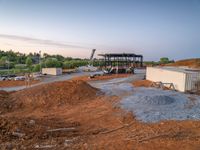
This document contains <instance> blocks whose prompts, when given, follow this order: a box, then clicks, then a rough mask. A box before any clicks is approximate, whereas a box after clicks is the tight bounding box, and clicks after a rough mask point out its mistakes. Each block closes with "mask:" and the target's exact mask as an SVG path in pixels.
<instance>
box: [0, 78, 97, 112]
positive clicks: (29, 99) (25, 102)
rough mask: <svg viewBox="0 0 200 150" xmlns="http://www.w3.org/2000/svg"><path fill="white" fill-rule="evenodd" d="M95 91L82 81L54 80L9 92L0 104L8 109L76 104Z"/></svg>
mask: <svg viewBox="0 0 200 150" xmlns="http://www.w3.org/2000/svg"><path fill="white" fill-rule="evenodd" d="M97 91H98V90H97V89H95V88H93V87H91V86H90V85H89V84H87V83H86V82H84V81H78V80H73V81H63V82H55V83H49V84H43V85H39V86H35V87H32V88H28V89H25V90H21V91H17V92H14V93H11V94H9V96H7V99H6V100H4V101H3V102H1V106H3V107H4V108H7V109H9V110H13V109H15V110H16V109H18V110H22V109H29V110H33V109H49V108H57V107H63V106H68V105H77V104H79V103H83V102H86V101H88V100H92V99H93V98H95V97H96V93H97ZM3 95H4V96H5V93H4V94H3Z"/></svg>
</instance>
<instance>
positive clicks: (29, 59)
mask: <svg viewBox="0 0 200 150" xmlns="http://www.w3.org/2000/svg"><path fill="white" fill-rule="evenodd" d="M32 64H33V61H32V59H31V58H30V57H27V58H26V65H27V66H28V67H31V66H32Z"/></svg>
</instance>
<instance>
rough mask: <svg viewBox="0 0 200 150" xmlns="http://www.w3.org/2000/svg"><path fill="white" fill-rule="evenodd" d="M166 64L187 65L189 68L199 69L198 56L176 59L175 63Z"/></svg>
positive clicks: (199, 61) (199, 59)
mask: <svg viewBox="0 0 200 150" xmlns="http://www.w3.org/2000/svg"><path fill="white" fill-rule="evenodd" d="M167 66H188V67H190V68H199V69H200V58H196V59H186V60H179V61H176V62H175V63H171V64H167Z"/></svg>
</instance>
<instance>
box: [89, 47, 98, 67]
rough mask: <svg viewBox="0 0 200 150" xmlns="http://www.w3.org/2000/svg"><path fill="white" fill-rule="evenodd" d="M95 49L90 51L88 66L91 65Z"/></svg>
mask: <svg viewBox="0 0 200 150" xmlns="http://www.w3.org/2000/svg"><path fill="white" fill-rule="evenodd" d="M95 51H96V49H93V50H92V53H91V55H90V61H89V66H91V65H93V57H94V53H95Z"/></svg>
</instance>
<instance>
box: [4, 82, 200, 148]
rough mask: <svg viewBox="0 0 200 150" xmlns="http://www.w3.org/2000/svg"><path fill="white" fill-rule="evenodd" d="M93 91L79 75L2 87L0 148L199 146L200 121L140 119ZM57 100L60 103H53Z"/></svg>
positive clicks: (112, 100) (111, 99) (112, 99)
mask: <svg viewBox="0 0 200 150" xmlns="http://www.w3.org/2000/svg"><path fill="white" fill-rule="evenodd" d="M98 93H99V90H98V89H95V88H93V87H91V86H90V85H88V84H87V83H85V82H83V81H64V82H56V83H51V84H46V85H40V86H36V87H32V88H31V89H26V90H22V91H19V92H14V93H7V92H3V91H1V92H0V96H1V97H2V98H1V99H0V103H1V104H2V102H3V103H4V104H5V102H7V105H0V110H1V113H0V147H1V149H37V148H43V149H53V150H54V149H55V150H56V149H60V150H62V149H63V150H64V149H110V150H121V149H128V150H133V149H136V150H160V149H164V150H174V149H177V150H182V149H184V150H198V149H199V148H200V121H164V122H159V123H142V122H139V121H138V120H136V118H135V117H134V116H133V115H132V114H131V113H128V112H126V111H123V110H122V109H120V108H119V107H118V106H117V105H116V104H117V102H118V101H119V98H118V97H107V96H105V95H102V94H100V95H99V94H98ZM63 95H64V96H63ZM40 97H41V98H40ZM70 97H71V98H70ZM18 101H19V102H18ZM60 101H62V102H63V103H61V105H59V106H57V104H58V103H59V102H60ZM42 102H45V103H42ZM13 103H14V104H15V105H16V106H17V107H14V108H15V109H13ZM34 103H35V104H34ZM18 104H21V105H18ZM9 106H11V107H9ZM54 106H56V107H54ZM16 108H17V109H16ZM33 108H35V109H33ZM37 108H38V109H37ZM2 110H4V111H2ZM52 129H57V130H52ZM67 129H68V130H67ZM45 147H46V148H45Z"/></svg>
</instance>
